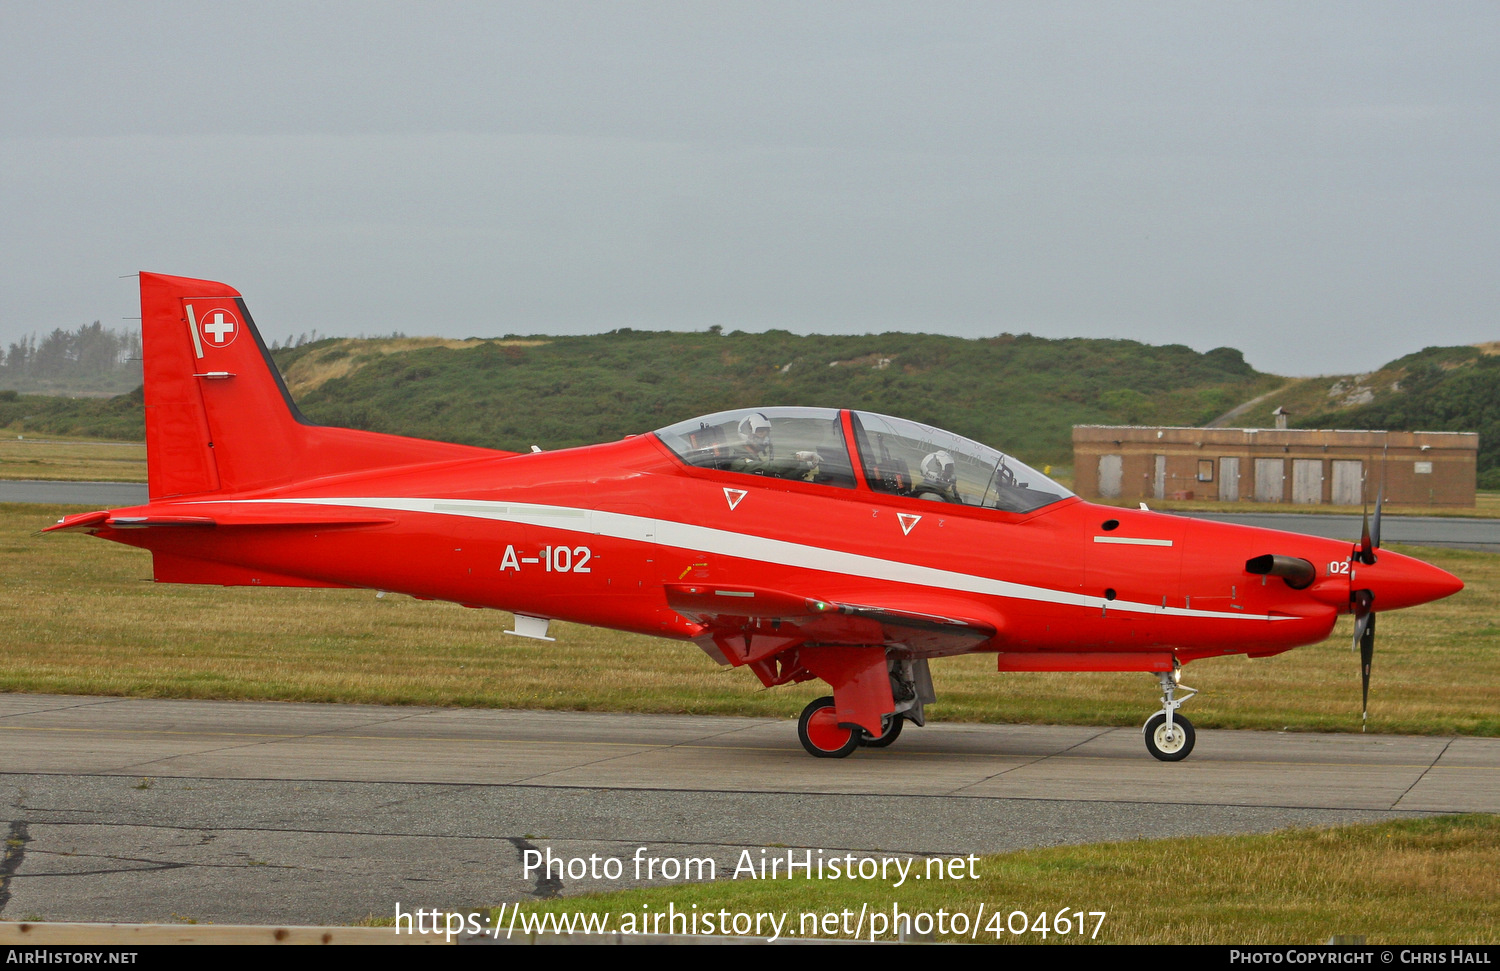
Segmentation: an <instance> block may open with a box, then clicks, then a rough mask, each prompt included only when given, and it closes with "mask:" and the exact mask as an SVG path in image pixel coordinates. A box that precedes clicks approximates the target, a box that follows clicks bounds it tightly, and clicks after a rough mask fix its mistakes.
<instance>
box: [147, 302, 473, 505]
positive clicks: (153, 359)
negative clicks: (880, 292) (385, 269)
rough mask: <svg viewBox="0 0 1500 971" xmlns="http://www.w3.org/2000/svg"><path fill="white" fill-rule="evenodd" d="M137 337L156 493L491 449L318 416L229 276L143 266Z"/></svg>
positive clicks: (151, 487) (236, 488) (234, 487)
mask: <svg viewBox="0 0 1500 971" xmlns="http://www.w3.org/2000/svg"><path fill="white" fill-rule="evenodd" d="M141 343H142V348H143V352H144V353H143V356H144V358H145V399H146V466H147V472H146V475H147V480H148V492H149V494H150V497H151V498H152V499H153V500H154V499H163V498H167V497H170V496H185V495H199V494H209V493H225V492H246V491H253V490H258V489H265V488H272V487H275V486H279V485H285V484H288V483H291V482H295V481H301V480H304V479H313V478H319V477H322V476H328V475H339V474H343V473H348V472H358V471H364V470H375V469H381V468H394V467H399V466H405V465H415V464H420V463H427V462H442V461H451V460H456V459H463V458H476V457H481V456H485V455H494V454H495V453H494V452H492V451H490V450H488V449H480V448H474V447H471V446H467V445H452V444H449V443H446V442H429V441H423V440H421V439H414V438H402V437H398V436H395V435H383V434H379V433H376V432H366V431H359V430H357V429H350V428H332V427H328V426H323V425H314V424H312V423H311V422H309V421H308V420H307V419H306V418H304V417H303V416H302V413H301V412H300V411H299V410H298V409H297V405H296V403H295V402H293V401H292V397H291V395H290V394H289V393H288V392H287V389H286V384H285V383H284V382H283V381H282V378H281V373H280V372H279V371H278V370H277V369H276V365H275V363H274V362H273V361H272V360H271V355H270V352H269V351H268V350H267V348H266V345H265V342H264V341H263V340H262V339H261V336H260V332H259V331H257V330H256V328H255V323H254V321H252V320H251V318H250V311H249V310H248V309H247V308H246V306H245V301H244V299H243V298H242V297H241V296H240V294H239V292H238V291H236V290H234V289H233V288H232V287H228V286H225V285H224V284H222V283H213V282H211V281H208V280H192V279H187V278H185V277H174V276H163V275H161V274H158V273H142V274H141Z"/></svg>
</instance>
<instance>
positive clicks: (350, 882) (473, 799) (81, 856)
mask: <svg viewBox="0 0 1500 971" xmlns="http://www.w3.org/2000/svg"><path fill="white" fill-rule="evenodd" d="M0 753H3V756H0V760H3V761H0V805H3V806H4V811H3V812H0V820H3V821H4V822H3V824H4V825H5V826H6V827H7V828H8V833H7V841H6V849H5V853H4V857H3V860H0V919H4V920H23V919H31V918H47V919H55V920H115V921H146V920H172V919H174V918H192V919H196V920H209V921H215V922H221V923H224V922H240V923H270V922H298V923H321V922H327V923H337V922H346V921H351V920H356V919H358V918H360V917H363V916H365V915H367V914H375V915H377V916H383V915H389V914H392V913H393V912H394V907H395V906H396V904H397V902H400V903H401V905H402V906H403V907H406V908H412V907H418V906H420V907H438V908H440V909H445V910H458V909H465V910H466V909H469V908H472V907H475V906H479V905H489V904H497V903H499V902H501V901H505V900H518V899H523V898H525V897H527V896H530V895H537V894H548V893H552V892H557V891H561V892H562V893H575V892H582V891H585V890H591V889H602V888H606V887H610V886H615V885H625V884H631V883H633V880H631V879H630V877H631V873H630V868H629V865H628V864H629V860H630V859H631V857H632V856H633V855H634V854H635V852H636V849H637V848H638V847H647V848H648V851H647V852H648V855H650V856H657V857H664V858H665V857H675V858H679V859H680V858H682V857H687V856H708V857H712V858H714V859H715V860H716V861H717V864H718V866H719V868H720V871H719V872H720V874H721V875H723V874H725V873H727V872H729V870H731V869H732V868H733V865H734V862H735V860H736V859H737V858H738V857H739V855H740V853H741V851H742V850H744V849H749V850H751V851H752V853H753V854H757V855H758V854H759V852H760V850H761V848H763V847H786V846H790V847H807V848H813V849H824V850H827V851H829V852H830V853H831V852H832V851H834V850H861V851H887V852H897V853H911V854H967V853H970V852H974V853H988V852H995V851H1000V850H1005V849H1011V848H1017V847H1027V846H1042V845H1052V844H1058V843H1068V842H1090V841H1097V840H1109V839H1127V838H1135V837H1140V836H1150V837H1165V836H1173V835H1185V834H1197V833H1229V832H1260V831H1265V830H1270V829H1275V828H1279V827H1283V826H1291V825H1324V824H1334V823H1343V822H1361V821H1373V820H1380V819H1388V818H1392V817H1395V816H1405V815H1424V814H1428V813H1435V812H1454V811H1484V812H1496V811H1500V739H1470V738H1412V737H1397V736H1374V735H1371V736H1359V735H1285V734H1275V733H1260V732H1227V731H1225V732H1212V731H1205V732H1200V733H1199V737H1198V747H1197V751H1196V752H1195V753H1194V755H1193V757H1192V758H1191V759H1189V760H1188V761H1186V762H1184V763H1180V764H1175V765H1166V764H1162V763H1158V762H1155V761H1154V760H1152V759H1151V758H1150V757H1149V756H1147V755H1146V753H1145V750H1144V748H1143V746H1142V744H1141V740H1140V734H1139V732H1138V731H1135V730H1131V729H1100V728H1079V727H1056V726H1024V725H1021V726H998V725H931V726H929V727H928V728H926V729H911V730H909V731H908V732H907V733H906V734H905V735H903V736H902V738H901V740H900V742H898V743H897V744H896V745H895V746H894V747H892V748H891V749H887V750H863V751H860V752H858V753H856V754H855V755H854V756H853V757H851V758H849V759H846V760H842V761H833V760H825V759H813V758H810V757H808V756H807V755H805V754H804V753H803V752H802V750H801V748H800V747H799V746H798V744H797V740H796V734H795V731H794V726H793V725H792V723H790V722H787V721H777V720H768V719H751V718H709V717H686V716H649V715H617V714H583V713H571V712H517V711H492V710H454V709H426V708H380V707H372V706H357V705H303V704H252V703H238V702H196V701H156V700H139V699H118V698H75V697H59V696H48V695H0ZM531 848H540V849H543V850H546V849H550V850H552V852H553V853H555V854H557V855H559V856H565V857H580V856H584V857H586V856H588V855H589V854H591V853H593V854H599V855H600V856H601V857H608V856H614V857H619V858H622V859H624V860H626V862H627V866H626V872H625V876H624V878H623V879H621V880H620V881H616V882H613V883H612V882H611V881H608V880H601V881H597V882H596V881H593V880H589V879H584V880H564V881H562V882H561V885H560V886H559V885H555V884H554V883H551V882H547V881H538V880H537V879H536V878H535V877H534V876H533V877H530V878H526V877H523V874H522V872H521V866H520V860H521V856H522V854H523V853H524V852H525V851H526V850H527V849H531ZM775 852H784V850H777V851H775ZM1018 905H1019V904H1018Z"/></svg>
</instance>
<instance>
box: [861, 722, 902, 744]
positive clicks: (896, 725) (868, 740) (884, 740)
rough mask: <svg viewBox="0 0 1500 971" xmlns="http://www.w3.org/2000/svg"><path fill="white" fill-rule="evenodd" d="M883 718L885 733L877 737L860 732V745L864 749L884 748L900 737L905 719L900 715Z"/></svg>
mask: <svg viewBox="0 0 1500 971" xmlns="http://www.w3.org/2000/svg"><path fill="white" fill-rule="evenodd" d="M885 717H886V722H885V731H884V732H882V733H881V734H879V735H871V734H869V733H868V732H861V733H860V736H859V744H860V745H862V746H864V747H865V748H885V747H886V746H887V745H889V744H891V743H892V742H894V741H895V740H896V739H898V738H900V737H901V726H902V725H905V724H906V719H905V718H904V717H902V716H901V715H886V716H885Z"/></svg>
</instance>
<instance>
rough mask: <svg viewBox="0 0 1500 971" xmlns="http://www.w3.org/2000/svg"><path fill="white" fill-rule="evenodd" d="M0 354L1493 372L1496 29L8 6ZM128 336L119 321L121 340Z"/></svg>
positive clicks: (1202, 14) (873, 12)
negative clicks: (548, 352)
mask: <svg viewBox="0 0 1500 971" xmlns="http://www.w3.org/2000/svg"><path fill="white" fill-rule="evenodd" d="M0 85H3V88H0V225H3V228H0V341H5V342H9V341H12V340H14V339H16V338H17V337H19V336H20V335H22V334H24V333H28V332H31V331H40V332H44V333H45V332H47V331H50V330H51V329H52V328H54V327H63V328H70V329H71V328H74V327H77V326H78V325H79V324H82V323H87V322H89V321H92V320H95V319H101V320H103V321H104V322H105V323H106V324H110V325H113V326H116V327H120V326H125V325H126V324H127V322H125V321H123V320H122V318H126V317H132V316H135V315H137V314H138V313H139V310H138V309H137V307H136V301H137V296H136V291H135V281H134V280H133V279H120V277H121V276H122V275H124V274H129V273H133V272H134V271H136V270H140V269H147V270H153V271H158V272H164V273H173V274H178V275H182V276H195V277H204V278H209V279H215V280H221V281H223V282H225V283H228V284H230V285H231V286H234V287H236V288H238V289H239V290H240V291H241V292H242V293H244V294H245V297H246V300H247V302H248V304H249V306H250V309H251V311H252V312H253V313H254V315H255V317H256V321H257V323H258V324H259V325H260V327H261V329H262V331H263V332H264V333H265V334H266V335H267V339H268V340H269V339H273V338H283V339H284V338H285V337H287V336H288V335H293V334H296V333H298V332H304V331H310V330H312V329H314V328H315V329H316V330H317V331H318V332H319V333H320V334H351V335H352V334H359V333H365V334H378V333H389V332H391V331H394V330H400V331H403V332H406V333H408V334H443V335H449V336H457V337H464V336H470V335H476V336H494V335H503V334H506V333H520V334H531V333H547V334H573V333H598V332H601V331H605V330H610V329H612V328H615V327H621V326H629V327H637V328H651V329H667V328H671V329H689V330H702V329H704V328H707V327H709V326H710V325H713V324H719V325H722V326H723V327H724V328H725V329H726V330H734V329H744V330H762V329H765V328H768V327H784V328H787V329H790V330H793V331H796V332H799V333H865V332H877V333H878V332H880V331H885V330H918V331H929V332H937V333H946V334H958V335H964V336H986V335H992V334H997V333H1000V332H1003V331H1011V332H1023V331H1029V332H1031V333H1034V334H1040V335H1045V336H1049V337H1064V336H1095V337H1126V338H1132V339H1135V340H1140V341H1148V342H1151V343H1184V344H1189V345H1191V346H1193V347H1195V348H1197V349H1199V350H1207V349H1209V348H1212V347H1216V346H1219V345H1222V344H1229V345H1231V346H1235V347H1239V348H1241V349H1243V350H1244V351H1245V353H1246V356H1247V358H1248V359H1249V360H1250V362H1251V363H1252V364H1254V365H1255V366H1256V367H1258V368H1261V369H1264V370H1270V371H1275V372H1279V373H1285V374H1310V373H1323V372H1347V371H1356V370H1365V369H1370V368H1373V367H1375V366H1377V365H1379V364H1381V363H1383V362H1385V361H1387V360H1389V359H1391V358H1393V357H1396V356H1399V355H1401V354H1404V353H1407V352H1409V351H1412V350H1416V349H1418V348H1420V347H1423V346H1426V345H1429V344H1461V343H1473V342H1477V341H1484V340H1500V111H1497V107H1500V105H1497V99H1500V5H1497V4H1495V3H1492V2H1482V3H1421V4H1416V3H1409V2H1403V3H1391V4H1381V3H1373V2H1363V0H1361V2H1353V3H1319V2H1289V3H1270V2H1254V3H1244V4H1234V3H1228V2H1217V0H1216V2H1203V3H1187V4H1171V3H1163V2H1151V3H1138V4H1132V3H1117V2H1111V3H1093V2H1086V3H1072V4H1068V3H1056V2H1047V3H1041V2H1036V3H1020V2H1015V3H1005V2H984V3H941V2H938V3H932V2H924V3H915V2H912V3H838V4H832V3H815V2H795V3H770V2H765V0H756V2H752V3H743V4H741V3H727V2H683V3H629V2H609V3H568V2H559V0H548V2H541V3H494V2H491V3H474V4H457V3H447V4H441V3H419V4H406V3H375V2H359V3H349V4H340V3H328V2H324V3H301V2H299V3H286V4H278V3H270V2H265V0H257V2H254V3H204V2H202V0H193V2H191V3H145V2H132V3H122V4H107V3H98V2H88V3H77V4H70V3H62V2H40V0H27V2H15V0H0ZM128 323H129V324H130V325H132V326H133V322H128Z"/></svg>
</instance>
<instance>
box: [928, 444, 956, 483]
mask: <svg viewBox="0 0 1500 971" xmlns="http://www.w3.org/2000/svg"><path fill="white" fill-rule="evenodd" d="M922 475H923V476H925V477H926V478H927V479H929V480H931V481H933V482H943V483H947V482H952V481H953V456H951V455H949V454H948V453H947V452H945V451H943V450H942V449H939V450H938V451H936V452H928V453H927V456H926V458H924V459H922Z"/></svg>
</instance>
